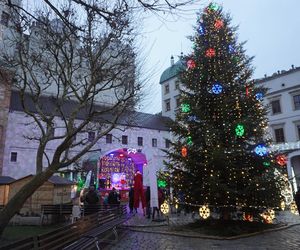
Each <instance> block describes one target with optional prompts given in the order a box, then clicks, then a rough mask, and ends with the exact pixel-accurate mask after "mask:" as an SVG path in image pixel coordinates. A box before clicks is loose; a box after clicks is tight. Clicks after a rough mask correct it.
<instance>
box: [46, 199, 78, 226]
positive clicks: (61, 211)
mask: <svg viewBox="0 0 300 250" xmlns="http://www.w3.org/2000/svg"><path fill="white" fill-rule="evenodd" d="M72 208H73V205H72V204H57V205H41V210H42V214H41V225H42V224H43V221H44V217H45V216H46V217H47V221H48V216H49V215H59V216H62V215H71V214H72Z"/></svg>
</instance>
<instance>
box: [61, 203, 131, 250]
mask: <svg viewBox="0 0 300 250" xmlns="http://www.w3.org/2000/svg"><path fill="white" fill-rule="evenodd" d="M111 210H112V211H113V212H112V213H109V214H107V215H105V216H101V217H98V222H97V224H98V225H97V226H96V227H95V228H92V229H90V230H89V231H87V232H86V233H84V234H83V235H82V236H81V237H80V239H78V240H76V241H75V242H73V243H72V244H70V245H69V246H67V247H65V248H63V249H64V250H81V249H90V248H92V247H93V245H94V246H95V247H96V248H97V249H99V246H98V245H99V243H100V236H101V235H102V234H104V233H106V232H108V231H112V232H113V234H114V236H115V239H114V241H117V240H118V232H117V226H119V225H120V224H122V223H124V222H125V221H126V220H128V218H129V216H128V215H127V208H126V206H119V207H115V208H111Z"/></svg>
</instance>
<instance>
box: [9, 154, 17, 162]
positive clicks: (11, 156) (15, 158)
mask: <svg viewBox="0 0 300 250" xmlns="http://www.w3.org/2000/svg"><path fill="white" fill-rule="evenodd" d="M17 159H18V153H17V152H11V153H10V161H11V162H17Z"/></svg>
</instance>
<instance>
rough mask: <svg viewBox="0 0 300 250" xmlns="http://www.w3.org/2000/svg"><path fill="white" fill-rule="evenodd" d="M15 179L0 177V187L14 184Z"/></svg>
mask: <svg viewBox="0 0 300 250" xmlns="http://www.w3.org/2000/svg"><path fill="white" fill-rule="evenodd" d="M15 180H16V179H14V178H12V177H10V176H0V185H4V184H9V183H12V182H14V181H15Z"/></svg>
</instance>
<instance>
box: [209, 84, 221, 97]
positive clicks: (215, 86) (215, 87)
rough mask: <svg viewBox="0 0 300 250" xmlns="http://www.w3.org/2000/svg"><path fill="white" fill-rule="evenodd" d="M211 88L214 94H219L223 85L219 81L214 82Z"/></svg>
mask: <svg viewBox="0 0 300 250" xmlns="http://www.w3.org/2000/svg"><path fill="white" fill-rule="evenodd" d="M211 90H212V92H213V93H214V94H216V95H219V94H221V93H222V91H223V87H222V85H221V84H220V83H218V82H216V83H214V84H213V86H212V88H211Z"/></svg>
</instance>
